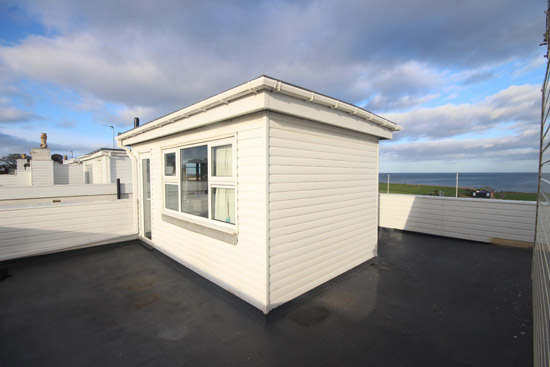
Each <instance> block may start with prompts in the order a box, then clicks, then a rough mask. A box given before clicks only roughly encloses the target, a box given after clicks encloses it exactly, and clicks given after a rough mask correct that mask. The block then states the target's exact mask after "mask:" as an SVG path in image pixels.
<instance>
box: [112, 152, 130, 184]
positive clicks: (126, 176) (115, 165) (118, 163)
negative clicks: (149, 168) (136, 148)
mask: <svg viewBox="0 0 550 367" xmlns="http://www.w3.org/2000/svg"><path fill="white" fill-rule="evenodd" d="M109 164H110V170H111V172H110V176H111V183H116V180H117V178H119V179H120V182H121V183H126V184H131V183H132V162H131V161H130V157H128V156H126V157H115V156H112V157H111V158H110V160H109Z"/></svg>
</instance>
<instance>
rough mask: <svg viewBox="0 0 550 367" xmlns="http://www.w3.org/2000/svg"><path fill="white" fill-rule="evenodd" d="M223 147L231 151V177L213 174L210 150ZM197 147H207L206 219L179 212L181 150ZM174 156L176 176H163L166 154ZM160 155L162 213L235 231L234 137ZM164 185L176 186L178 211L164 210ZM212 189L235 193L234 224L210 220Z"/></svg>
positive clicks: (190, 145) (235, 170)
mask: <svg viewBox="0 0 550 367" xmlns="http://www.w3.org/2000/svg"><path fill="white" fill-rule="evenodd" d="M224 145H231V150H232V160H233V162H232V170H231V173H232V176H214V175H212V172H213V168H214V167H213V159H212V148H214V147H218V146H224ZM198 146H206V147H207V152H208V153H207V160H208V218H204V217H200V216H198V215H193V214H189V213H184V212H182V211H181V174H182V173H181V150H182V149H187V148H193V147H198ZM169 153H175V154H176V174H175V175H174V176H167V175H165V165H166V154H169ZM161 154H162V208H163V213H164V214H166V215H170V216H172V217H176V218H180V219H184V220H187V221H190V222H194V223H199V224H205V225H207V226H209V227H223V228H226V229H230V230H234V231H236V230H237V226H238V214H237V207H238V205H237V149H236V138H235V136H232V137H228V138H219V139H215V140H206V141H201V142H194V143H192V144H186V145H180V146H176V147H170V148H165V149H162V150H161ZM166 184H169V185H177V187H178V210H177V211H176V210H173V209H168V208H166V199H165V196H166ZM213 188H229V189H233V190H234V191H235V203H234V204H235V208H234V210H235V224H232V223H226V222H222V221H219V220H215V219H212V214H213V213H212V195H213V192H212V189H213Z"/></svg>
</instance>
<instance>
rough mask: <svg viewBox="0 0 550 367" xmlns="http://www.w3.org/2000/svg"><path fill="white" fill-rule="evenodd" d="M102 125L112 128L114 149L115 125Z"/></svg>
mask: <svg viewBox="0 0 550 367" xmlns="http://www.w3.org/2000/svg"><path fill="white" fill-rule="evenodd" d="M102 125H103V124H102ZM103 126H105V127H110V128H111V129H112V130H113V149H115V127H114V126H113V125H103Z"/></svg>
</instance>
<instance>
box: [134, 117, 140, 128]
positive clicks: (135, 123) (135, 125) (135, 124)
mask: <svg viewBox="0 0 550 367" xmlns="http://www.w3.org/2000/svg"><path fill="white" fill-rule="evenodd" d="M136 127H139V117H134V129H135V128H136Z"/></svg>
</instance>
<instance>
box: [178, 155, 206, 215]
mask: <svg viewBox="0 0 550 367" xmlns="http://www.w3.org/2000/svg"><path fill="white" fill-rule="evenodd" d="M181 211H182V212H184V213H189V214H194V215H198V216H201V217H204V218H208V148H207V146H206V145H201V146H199V147H193V148H187V149H182V150H181Z"/></svg>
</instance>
